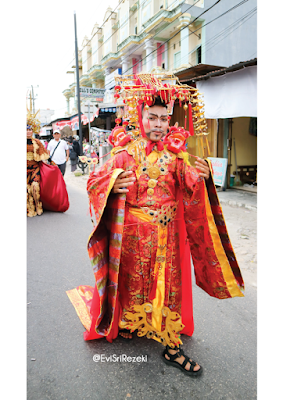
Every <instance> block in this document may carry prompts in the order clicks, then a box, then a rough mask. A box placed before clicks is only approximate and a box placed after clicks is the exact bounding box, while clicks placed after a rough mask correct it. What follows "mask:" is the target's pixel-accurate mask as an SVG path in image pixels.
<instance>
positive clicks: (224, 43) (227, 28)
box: [182, 0, 257, 67]
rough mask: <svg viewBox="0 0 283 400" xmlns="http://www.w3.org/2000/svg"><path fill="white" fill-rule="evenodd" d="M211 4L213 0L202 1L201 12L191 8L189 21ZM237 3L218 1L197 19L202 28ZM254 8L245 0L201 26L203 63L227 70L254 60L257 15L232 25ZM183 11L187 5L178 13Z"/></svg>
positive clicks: (250, 1)
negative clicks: (242, 62) (200, 22)
mask: <svg viewBox="0 0 283 400" xmlns="http://www.w3.org/2000/svg"><path fill="white" fill-rule="evenodd" d="M214 3H215V0H205V1H204V8H203V9H200V8H198V7H192V8H191V9H190V11H189V12H190V13H191V15H192V18H195V17H198V16H199V15H200V14H201V13H202V12H203V11H204V10H206V9H208V8H209V7H211V6H212V5H213V4H214ZM238 3H240V1H239V0H222V1H221V2H220V3H218V4H217V5H216V6H215V7H213V8H212V9H211V10H209V11H208V12H207V13H205V14H204V15H203V16H201V17H200V18H201V19H202V20H203V22H202V25H205V24H206V23H207V22H210V21H212V20H213V19H214V18H216V17H217V16H219V15H221V14H222V13H224V12H225V11H227V10H229V9H230V8H232V7H233V6H235V5H237V4H238ZM256 6H257V1H256V0H249V1H248V2H246V3H244V4H243V5H241V6H239V7H237V8H235V9H234V10H232V11H230V12H229V13H227V14H226V15H224V16H222V17H220V18H218V19H217V20H215V21H213V22H211V23H210V24H208V25H207V26H205V27H203V30H202V39H203V43H202V46H203V54H202V56H203V57H202V58H203V60H202V63H203V64H210V65H219V66H223V67H229V66H230V65H233V64H236V63H238V62H240V61H247V60H250V59H252V58H255V57H257V14H256V13H255V14H254V15H253V16H252V17H251V18H250V19H248V20H243V21H239V22H237V23H236V21H237V20H239V19H241V18H243V17H244V16H245V15H246V14H247V13H248V12H249V11H251V10H252V9H254V8H255V7H256ZM186 8H187V5H186V4H183V5H182V11H184V10H185V9H186ZM197 33H199V32H197ZM218 35H219V36H218Z"/></svg>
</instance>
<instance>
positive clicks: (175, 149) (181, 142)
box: [163, 126, 191, 154]
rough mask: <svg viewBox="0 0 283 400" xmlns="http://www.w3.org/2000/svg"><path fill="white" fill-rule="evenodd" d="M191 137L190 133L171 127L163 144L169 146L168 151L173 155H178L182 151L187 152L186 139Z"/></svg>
mask: <svg viewBox="0 0 283 400" xmlns="http://www.w3.org/2000/svg"><path fill="white" fill-rule="evenodd" d="M189 136H191V134H190V132H189V131H185V129H184V128H181V127H180V128H179V127H178V128H177V127H176V126H171V127H170V129H169V132H168V133H167V135H166V136H165V138H164V140H163V143H164V144H165V145H167V149H168V150H170V151H172V153H175V154H178V153H179V152H180V151H186V139H187V138H188V137H189Z"/></svg>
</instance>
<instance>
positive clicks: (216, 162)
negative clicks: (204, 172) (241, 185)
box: [207, 157, 228, 187]
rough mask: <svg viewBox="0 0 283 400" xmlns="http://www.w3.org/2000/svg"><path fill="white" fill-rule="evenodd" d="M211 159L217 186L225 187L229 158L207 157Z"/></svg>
mask: <svg viewBox="0 0 283 400" xmlns="http://www.w3.org/2000/svg"><path fill="white" fill-rule="evenodd" d="M207 158H208V159H209V160H210V161H211V165H212V169H213V180H214V183H215V186H221V187H223V186H224V184H225V178H226V171H227V161H228V160H227V158H213V157H207Z"/></svg>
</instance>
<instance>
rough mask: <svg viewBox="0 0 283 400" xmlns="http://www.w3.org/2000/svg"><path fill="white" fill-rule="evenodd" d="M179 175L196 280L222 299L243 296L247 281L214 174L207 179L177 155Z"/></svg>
mask: <svg viewBox="0 0 283 400" xmlns="http://www.w3.org/2000/svg"><path fill="white" fill-rule="evenodd" d="M176 179H177V180H178V183H179V186H180V188H181V191H182V197H183V205H184V219H185V224H186V231H187V237H188V240H189V244H190V250H191V254H192V259H193V264H194V270H195V277H196V284H197V285H198V286H199V287H201V288H202V289H203V290H204V291H205V292H207V293H208V294H209V295H210V296H213V297H216V298H219V299H224V298H230V297H236V296H239V297H241V296H243V290H244V282H243V279H242V276H241V272H240V268H239V266H238V263H237V260H236V256H235V253H234V250H233V247H232V244H231V241H230V239H229V236H228V232H227V228H226V224H225V220H224V217H223V213H222V209H221V206H220V204H219V200H218V197H217V192H216V189H215V186H214V183H213V180H212V178H211V177H210V178H209V180H208V182H205V180H204V179H203V178H202V177H200V176H199V174H198V172H197V170H196V169H195V168H193V167H191V166H190V165H188V164H186V163H185V162H184V161H183V160H182V159H178V160H177V168H176Z"/></svg>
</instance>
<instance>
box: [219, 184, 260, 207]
mask: <svg viewBox="0 0 283 400" xmlns="http://www.w3.org/2000/svg"><path fill="white" fill-rule="evenodd" d="M217 195H218V198H219V201H220V203H221V204H228V205H229V206H233V207H244V208H247V209H248V210H254V211H256V210H257V194H256V193H250V192H245V191H243V190H241V191H240V190H237V189H226V190H225V191H220V190H219V191H217Z"/></svg>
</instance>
